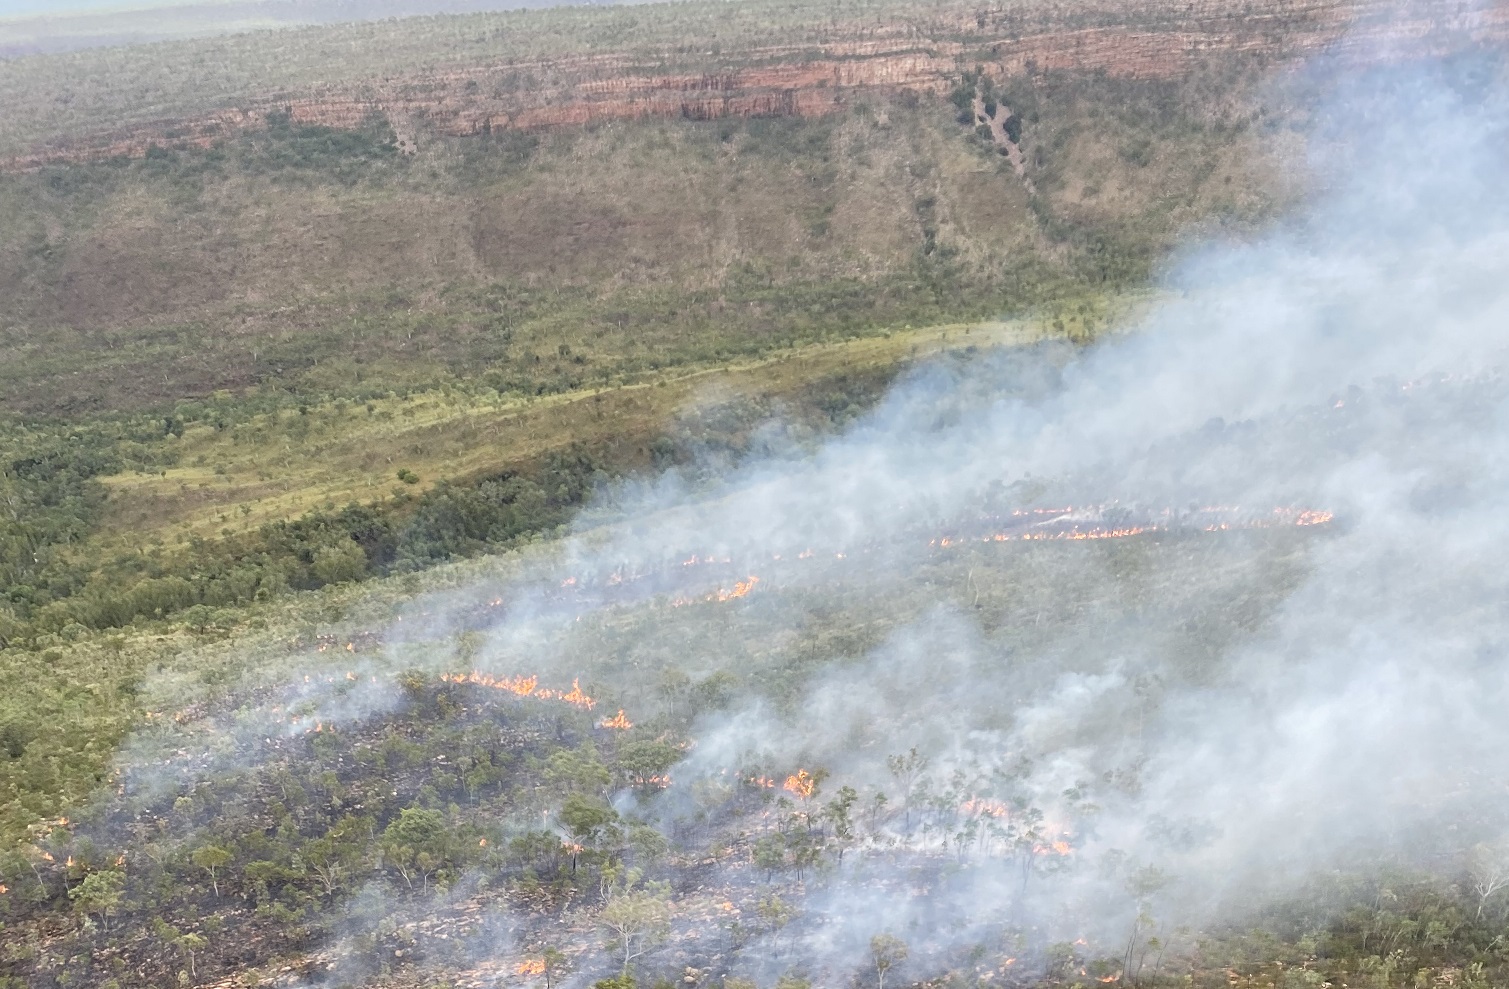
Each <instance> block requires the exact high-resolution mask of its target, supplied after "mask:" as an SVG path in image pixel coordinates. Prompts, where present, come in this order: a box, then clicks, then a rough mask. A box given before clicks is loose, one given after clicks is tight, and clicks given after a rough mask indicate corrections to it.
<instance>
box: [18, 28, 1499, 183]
mask: <svg viewBox="0 0 1509 989" xmlns="http://www.w3.org/2000/svg"><path fill="white" fill-rule="evenodd" d="M1177 6H1179V7H1184V5H1183V4H1180V5H1177ZM1249 6H1251V5H1249ZM1464 7H1465V5H1461V4H1458V3H1456V2H1455V0H1429V2H1426V3H1417V4H1415V5H1413V7H1412V8H1411V11H1410V14H1409V15H1408V16H1406V17H1387V16H1386V15H1385V11H1384V8H1385V4H1384V3H1383V2H1382V0H1322V2H1317V3H1314V4H1311V5H1308V6H1299V7H1296V6H1294V5H1284V6H1282V7H1281V8H1280V7H1278V6H1277V5H1273V6H1272V9H1266V8H1264V7H1263V6H1259V7H1258V9H1257V10H1255V11H1251V12H1243V13H1240V14H1239V13H1237V12H1236V10H1235V5H1234V4H1232V3H1228V2H1225V0H1217V2H1207V3H1204V4H1200V5H1195V4H1191V5H1189V6H1188V7H1187V8H1186V9H1185V10H1184V12H1183V15H1182V16H1181V17H1179V18H1178V19H1177V20H1169V21H1167V22H1166V23H1163V24H1154V25H1153V26H1143V27H1116V26H1092V27H1081V28H1077V29H1073V30H1062V31H1054V30H1044V31H1039V32H1037V33H1031V34H1026V35H1020V34H1019V33H1018V32H1017V31H1016V30H1015V29H1013V28H1012V27H1011V26H1010V25H1009V24H1008V23H1006V22H1005V21H1004V20H1002V21H1001V22H1000V23H996V24H992V23H991V19H990V17H988V16H987V15H985V14H979V15H977V16H976V17H975V18H974V19H973V20H972V21H967V22H964V23H961V24H960V25H958V31H957V32H953V33H952V39H953V40H935V39H930V38H919V37H916V36H915V32H912V31H907V30H905V29H904V28H903V27H902V26H899V25H898V26H895V27H894V29H892V30H886V29H885V28H883V27H882V28H880V29H871V30H870V31H869V32H868V34H869V35H870V37H871V38H872V39H873V38H876V37H878V38H879V39H880V40H855V39H845V38H842V37H836V38H834V39H832V40H831V41H829V42H828V43H826V44H823V45H821V46H818V47H817V48H813V47H802V48H795V47H790V48H778V47H773V48H761V49H751V50H744V51H740V52H732V53H729V52H719V53H718V54H716V55H712V54H706V55H702V56H687V55H685V54H684V53H681V54H678V55H676V56H675V57H676V59H677V60H678V61H679V62H681V63H683V64H686V63H692V64H694V65H695V63H697V62H703V63H705V68H704V70H703V71H683V72H677V73H667V72H647V71H645V70H644V69H643V66H644V65H645V64H646V62H648V61H650V59H649V58H647V57H646V56H645V55H644V54H643V53H638V54H636V55H635V56H633V57H631V56H630V55H629V54H613V53H605V54H595V55H589V56H575V57H569V58H555V59H551V58H543V59H536V60H531V61H523V60H515V61H508V62H503V63H499V64H493V65H483V66H478V67H476V68H471V69H467V70H463V71H449V72H435V73H431V74H415V75H408V76H401V77H398V78H391V79H381V80H375V81H373V82H371V83H369V84H367V85H364V86H362V87H360V91H359V92H356V91H350V90H341V89H337V88H333V87H332V88H328V89H324V90H313V91H307V92H302V93H293V92H289V93H267V94H263V95H260V96H254V97H250V98H248V99H246V100H245V102H244V103H242V104H241V105H239V106H232V107H226V108H222V109H218V110H215V111H212V112H208V113H203V114H200V115H197V116H193V117H189V118H180V119H173V120H162V121H158V122H156V123H153V124H149V125H144V126H140V127H135V128H130V129H123V130H119V131H115V132H105V133H97V134H94V135H92V136H89V137H86V138H83V139H77V140H73V141H67V142H57V143H53V144H47V145H41V146H35V147H33V148H31V149H29V150H28V151H26V152H25V153H22V154H19V155H15V156H12V157H10V158H8V159H3V160H0V167H5V168H7V169H11V170H17V169H32V168H37V167H40V166H42V165H46V164H52V163H63V162H73V161H83V160H89V159H95V158H103V157H111V156H118V155H124V156H141V155H143V154H145V153H146V152H147V150H148V149H150V148H151V147H153V146H154V145H159V144H161V145H179V146H188V145H197V146H201V147H205V146H209V145H211V144H213V143H214V142H216V141H217V140H220V139H221V138H223V137H225V136H227V135H229V134H232V133H235V132H238V131H243V130H252V129H258V128H262V127H265V126H267V123H268V119H269V116H270V115H272V114H281V113H287V114H289V116H290V118H291V119H292V121H294V122H295V123H300V124H315V125H323V126H327V127H334V128H342V129H349V128H354V127H357V126H359V125H361V124H362V123H363V122H364V121H366V120H369V119H371V117H372V116H373V115H374V114H381V115H384V116H386V117H387V118H388V119H389V120H391V121H392V122H393V123H394V125H395V126H396V127H397V128H398V130H399V131H400V134H402V135H405V136H406V137H408V138H411V139H412V138H414V137H415V136H416V135H423V134H439V135H450V136H459V135H472V134H481V133H487V132H491V131H499V130H507V129H511V128H512V129H520V130H538V129H542V128H551V127H563V126H580V125H584V124H593V123H602V122H608V121H623V120H638V119H645V118H685V119H691V120H712V119H717V118H722V117H777V116H801V117H812V116H820V115H823V114H826V113H830V112H833V111H834V110H837V109H839V108H841V107H842V106H844V105H845V104H846V103H848V102H850V101H852V100H853V99H855V98H856V97H858V96H860V95H863V94H867V93H882V94H897V93H902V92H907V91H910V92H913V93H918V94H921V93H939V92H943V91H946V90H947V89H949V88H950V87H951V86H953V85H954V84H955V82H956V81H957V80H958V78H959V76H960V75H961V74H962V73H963V72H964V71H965V70H967V69H971V68H974V67H977V66H979V67H982V68H983V69H984V70H985V71H986V72H987V73H989V74H992V75H995V76H998V77H1003V76H1010V75H1014V74H1021V73H1026V72H1041V71H1049V70H1078V71H1100V72H1105V73H1107V74H1110V75H1114V76H1124V77H1134V78H1157V77H1170V76H1177V75H1179V74H1181V73H1183V72H1186V71H1188V70H1189V69H1190V68H1191V67H1192V65H1193V64H1195V63H1196V62H1198V61H1202V60H1208V59H1211V58H1213V57H1220V56H1223V55H1227V56H1230V55H1241V56H1246V57H1256V58H1259V59H1265V60H1275V61H1277V60H1286V59H1293V58H1298V57H1302V56H1307V55H1313V54H1317V53H1320V52H1325V51H1331V52H1335V53H1337V54H1339V55H1340V56H1342V57H1369V58H1380V57H1411V56H1416V55H1421V54H1426V53H1428V52H1432V51H1441V50H1449V49H1452V48H1456V47H1461V46H1463V45H1466V44H1473V43H1484V42H1488V43H1492V42H1501V41H1504V40H1506V39H1509V11H1506V9H1505V7H1504V6H1503V5H1502V4H1499V5H1495V6H1493V7H1490V8H1488V9H1487V10H1480V11H1474V12H1465V11H1464V10H1463V9H1462V8H1464ZM668 58H669V56H667V59H668ZM667 59H662V61H665V60H667Z"/></svg>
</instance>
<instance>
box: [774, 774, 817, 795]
mask: <svg viewBox="0 0 1509 989" xmlns="http://www.w3.org/2000/svg"><path fill="white" fill-rule="evenodd" d="M781 789H783V790H785V791H786V792H788V793H794V794H796V795H797V796H798V797H801V798H802V799H803V800H806V799H807V798H808V797H811V796H812V791H813V790H815V789H817V780H815V779H813V778H812V775H811V774H810V773H808V772H807V770H805V769H798V770H797V771H796V772H795V773H792V774H791V775H790V776H788V777H786V782H785V784H783V785H782V787H781Z"/></svg>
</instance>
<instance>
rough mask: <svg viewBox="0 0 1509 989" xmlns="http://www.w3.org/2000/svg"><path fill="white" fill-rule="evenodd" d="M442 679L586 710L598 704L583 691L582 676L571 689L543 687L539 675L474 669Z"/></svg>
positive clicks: (572, 683)
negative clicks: (506, 674)
mask: <svg viewBox="0 0 1509 989" xmlns="http://www.w3.org/2000/svg"><path fill="white" fill-rule="evenodd" d="M440 679H441V680H442V681H443V682H445V683H471V684H475V685H477V686H479V687H490V688H492V689H493V690H506V691H508V692H509V693H511V694H515V695H517V696H519V697H534V698H538V699H539V700H542V701H561V702H563V703H566V704H570V705H572V706H574V707H579V708H581V709H583V710H585V711H590V710H592V709H593V708H594V707H596V706H597V701H596V700H594V699H593V698H591V697H588V696H587V695H586V694H585V693H583V692H582V687H581V681H580V678H577V679H575V680H572V681H571V689H570V690H551V689H549V688H548V687H541V686H540V685H539V683H540V678H539V677H537V676H514V677H495V676H493V675H492V674H490V673H483V672H481V671H480V670H473V671H472V672H470V673H442V674H440Z"/></svg>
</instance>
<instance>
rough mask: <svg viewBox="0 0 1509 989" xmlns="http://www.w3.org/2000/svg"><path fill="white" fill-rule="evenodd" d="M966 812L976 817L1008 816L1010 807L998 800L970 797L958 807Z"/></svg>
mask: <svg viewBox="0 0 1509 989" xmlns="http://www.w3.org/2000/svg"><path fill="white" fill-rule="evenodd" d="M959 809H960V810H962V811H964V813H966V814H971V815H974V816H976V817H1010V816H1011V809H1010V808H1009V807H1007V806H1006V805H1005V804H1003V803H1001V802H1000V801H999V800H986V799H985V798H984V797H970V798H969V799H968V800H966V801H964V803H963V804H961V805H960V807H959Z"/></svg>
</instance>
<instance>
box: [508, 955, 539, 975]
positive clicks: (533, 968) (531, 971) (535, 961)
mask: <svg viewBox="0 0 1509 989" xmlns="http://www.w3.org/2000/svg"><path fill="white" fill-rule="evenodd" d="M514 971H515V972H517V973H519V974H520V975H544V974H545V959H543V958H526V959H524V960H523V961H521V962H519V964H518V965H516V966H515V967H514Z"/></svg>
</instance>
